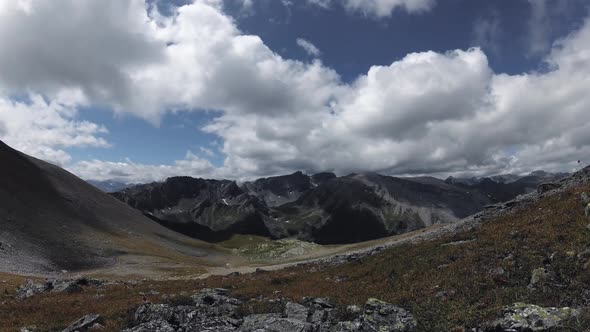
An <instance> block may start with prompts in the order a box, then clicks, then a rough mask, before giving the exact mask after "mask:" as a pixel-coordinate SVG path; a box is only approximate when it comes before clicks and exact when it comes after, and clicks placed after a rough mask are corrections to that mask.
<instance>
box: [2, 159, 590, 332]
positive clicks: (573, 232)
mask: <svg viewBox="0 0 590 332" xmlns="http://www.w3.org/2000/svg"><path fill="white" fill-rule="evenodd" d="M589 174H590V171H589V170H584V171H583V172H580V173H578V174H576V175H575V176H574V177H572V178H570V179H568V180H565V181H563V182H559V183H553V184H547V185H545V186H542V187H541V188H540V189H539V191H538V192H537V193H534V194H531V195H528V196H523V197H520V198H519V199H517V200H515V201H512V202H508V203H504V204H502V205H496V206H490V207H488V209H487V210H486V211H487V212H484V213H482V214H479V215H476V216H474V217H472V218H469V219H467V220H465V221H463V222H461V223H458V224H456V225H453V226H450V227H447V228H441V229H436V230H433V231H426V232H424V233H423V234H422V235H419V236H417V237H409V238H407V239H404V240H402V241H396V242H394V243H391V244H388V245H379V246H377V247H373V248H370V249H365V250H361V251H358V252H354V253H350V254H346V255H340V256H336V257H332V258H329V259H322V260H317V261H313V262H308V263H305V264H300V265H296V266H291V267H287V268H285V269H281V270H277V271H266V270H264V269H259V270H258V271H257V272H255V273H251V274H239V273H233V274H230V275H224V276H221V275H220V276H212V277H210V278H207V279H205V280H196V279H189V280H136V281H131V280H127V281H106V282H105V281H99V282H95V281H92V280H88V279H86V281H84V279H77V280H67V281H64V280H60V281H56V282H49V283H48V282H46V281H42V280H35V281H33V282H29V283H26V282H25V280H24V279H23V278H19V277H14V276H8V275H0V292H2V293H3V295H2V296H0V303H1V304H0V322H2V323H3V324H2V326H0V330H2V331H4V330H5V331H19V330H20V329H21V328H28V329H29V330H30V331H63V330H64V329H66V328H68V326H71V325H72V324H73V323H74V322H76V323H77V324H78V325H74V326H72V328H71V329H70V330H66V331H74V330H79V331H84V330H85V329H86V330H89V331H90V330H97V331H98V330H100V331H121V330H127V331H224V329H225V330H227V331H588V330H590V314H589V311H588V307H589V306H590V229H588V226H589V225H588V224H589V223H590V221H589V220H588V218H587V217H586V216H585V215H584V208H585V206H586V204H587V203H588V202H587V196H588V195H586V194H584V193H587V192H590V181H589V179H590V176H589ZM19 287H20V290H19V291H17V288H19ZM3 288H4V289H3ZM217 288H222V289H217ZM373 322H376V323H375V324H377V325H374V324H373ZM383 322H384V323H383ZM382 323H383V324H382ZM80 324H82V325H85V326H84V327H81V326H80ZM191 324H192V326H191ZM199 324H201V325H199ZM216 324H217V325H216ZM379 324H382V325H379ZM33 326H35V328H33Z"/></svg>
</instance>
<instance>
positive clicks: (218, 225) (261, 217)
mask: <svg viewBox="0 0 590 332" xmlns="http://www.w3.org/2000/svg"><path fill="white" fill-rule="evenodd" d="M555 177H557V175H556V176H553V175H551V174H549V173H543V174H540V173H533V174H531V175H530V176H527V177H521V178H519V179H517V180H515V181H511V182H508V183H504V182H499V181H494V180H492V179H490V178H483V179H478V180H477V181H475V180H474V181H473V182H467V181H462V180H456V179H452V178H449V179H447V180H446V181H442V180H439V179H435V178H429V177H421V178H395V177H390V176H384V175H379V174H376V173H365V174H351V175H347V176H343V177H336V175H334V174H332V173H320V174H315V175H311V176H309V175H305V174H303V173H301V172H296V173H293V174H290V175H284V176H278V177H270V178H264V179H259V180H256V181H253V182H246V183H244V184H242V185H238V184H237V183H235V182H232V181H227V180H204V179H194V178H189V177H176V178H170V179H168V180H166V181H164V182H161V183H151V184H146V185H139V186H134V187H131V188H127V189H124V190H122V191H119V192H116V193H113V196H114V197H116V198H118V199H120V200H121V201H123V202H126V203H127V204H129V205H130V206H132V207H134V208H137V209H139V210H140V211H142V212H143V213H144V214H145V215H147V216H149V217H151V218H152V219H154V220H156V221H158V222H160V223H161V224H163V225H166V226H167V227H170V228H172V229H174V230H177V231H180V232H182V233H184V234H187V235H190V236H193V237H196V238H199V239H203V240H207V241H218V240H223V239H227V238H228V237H229V236H231V235H232V234H236V233H240V234H253V235H262V236H270V237H272V238H285V237H293V236H294V237H297V238H299V239H302V240H306V241H312V242H316V243H321V244H337V243H353V242H359V241H364V240H370V239H376V238H381V237H386V236H389V235H393V234H401V233H405V232H409V231H412V230H416V229H420V228H423V227H427V226H430V225H433V224H443V223H450V222H454V221H457V220H459V219H461V218H464V217H466V216H468V215H470V214H474V213H476V212H479V211H481V210H482V209H483V208H484V207H485V206H486V205H489V204H494V203H498V202H502V201H506V200H510V199H513V198H514V197H516V196H518V195H520V194H524V193H527V192H530V191H531V190H535V189H536V188H537V186H538V185H539V184H540V183H542V182H544V181H547V180H550V179H553V178H555Z"/></svg>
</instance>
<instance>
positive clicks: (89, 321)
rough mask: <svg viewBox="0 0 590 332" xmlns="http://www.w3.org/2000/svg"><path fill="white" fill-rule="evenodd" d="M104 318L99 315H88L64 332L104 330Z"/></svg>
mask: <svg viewBox="0 0 590 332" xmlns="http://www.w3.org/2000/svg"><path fill="white" fill-rule="evenodd" d="M101 323H102V317H100V315H97V314H90V315H86V316H84V317H82V318H80V319H79V320H77V321H75V322H74V323H72V325H70V326H68V327H67V328H66V329H65V330H63V331H62V332H86V331H88V330H90V329H93V330H97V329H100V328H102V325H101Z"/></svg>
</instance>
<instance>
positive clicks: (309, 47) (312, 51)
mask: <svg viewBox="0 0 590 332" xmlns="http://www.w3.org/2000/svg"><path fill="white" fill-rule="evenodd" d="M297 45H299V47H301V48H302V49H303V50H305V52H307V54H309V55H311V56H314V57H318V56H320V55H321V54H322V52H321V51H320V49H319V48H317V47H316V46H315V45H314V44H313V43H312V42H310V41H309V40H307V39H303V38H297Z"/></svg>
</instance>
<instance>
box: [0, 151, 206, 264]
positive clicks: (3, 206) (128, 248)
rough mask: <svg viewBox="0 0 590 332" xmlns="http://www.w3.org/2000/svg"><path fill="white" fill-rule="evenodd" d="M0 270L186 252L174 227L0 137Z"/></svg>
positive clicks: (188, 242)
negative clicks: (27, 153) (144, 214)
mask: <svg viewBox="0 0 590 332" xmlns="http://www.w3.org/2000/svg"><path fill="white" fill-rule="evenodd" d="M0 160H1V161H2V162H0V271H13V272H22V273H25V272H26V273H36V272H44V271H60V270H81V269H91V268H96V267H101V266H107V265H111V264H114V263H115V262H116V261H118V260H119V259H121V258H123V257H125V258H128V259H132V257H134V258H138V257H155V255H156V253H157V255H160V256H161V257H168V256H174V257H175V258H178V259H179V260H180V259H183V258H184V259H192V258H193V257H199V256H204V255H205V254H206V253H207V252H206V251H204V250H200V249H197V248H198V247H199V246H201V247H203V244H202V243H200V242H198V241H196V240H194V239H191V238H188V237H186V236H183V235H180V234H178V233H175V232H173V231H171V230H169V229H167V228H165V227H162V226H161V225H159V224H157V223H155V222H153V221H152V220H150V219H148V218H146V217H144V216H143V215H142V214H141V213H139V212H138V211H137V210H134V209H132V208H130V207H129V206H128V205H126V204H123V203H121V202H120V201H118V200H116V199H114V198H113V197H111V196H109V195H107V194H105V193H103V192H102V191H100V190H98V189H96V188H94V187H93V186H91V185H89V184H88V183H86V182H85V181H83V180H81V179H79V178H77V177H76V176H74V175H73V174H70V173H68V172H67V171H65V170H63V169H61V168H59V167H57V166H54V165H52V164H49V163H46V162H43V161H41V160H37V159H35V158H32V157H29V156H27V155H25V154H22V153H20V152H18V151H16V150H13V149H12V148H10V147H8V146H7V145H5V144H4V143H2V142H0Z"/></svg>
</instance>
